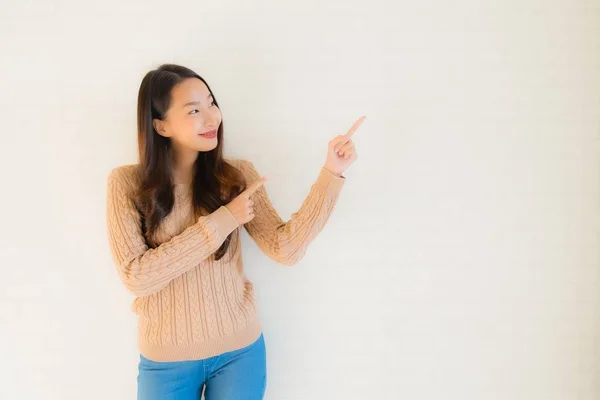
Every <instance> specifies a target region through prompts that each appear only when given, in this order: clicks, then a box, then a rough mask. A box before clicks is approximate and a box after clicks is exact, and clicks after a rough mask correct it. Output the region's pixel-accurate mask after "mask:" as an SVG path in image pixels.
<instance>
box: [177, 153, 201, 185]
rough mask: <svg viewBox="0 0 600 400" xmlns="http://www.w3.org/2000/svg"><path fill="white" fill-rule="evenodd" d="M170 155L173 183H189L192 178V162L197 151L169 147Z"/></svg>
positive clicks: (196, 156)
mask: <svg viewBox="0 0 600 400" xmlns="http://www.w3.org/2000/svg"><path fill="white" fill-rule="evenodd" d="M171 156H172V160H173V164H172V175H173V183H175V184H178V183H191V182H192V181H193V180H194V163H195V162H196V159H197V158H198V151H197V150H190V149H175V148H171Z"/></svg>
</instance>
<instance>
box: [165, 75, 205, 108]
mask: <svg viewBox="0 0 600 400" xmlns="http://www.w3.org/2000/svg"><path fill="white" fill-rule="evenodd" d="M171 94H172V96H173V102H174V103H176V104H185V103H187V102H189V101H200V102H202V103H204V102H205V101H206V99H207V97H208V95H210V91H209V90H208V87H206V85H205V84H204V82H202V81H201V80H200V79H198V78H188V79H184V80H183V81H181V82H179V83H178V84H177V85H175V87H173V90H172V91H171Z"/></svg>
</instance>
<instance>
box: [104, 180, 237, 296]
mask: <svg viewBox="0 0 600 400" xmlns="http://www.w3.org/2000/svg"><path fill="white" fill-rule="evenodd" d="M125 182H127V180H126V179H125V178H124V177H123V176H121V172H120V171H119V169H115V170H113V171H112V172H111V173H110V174H109V177H108V186H107V216H106V217H107V225H108V239H109V244H110V248H111V253H112V257H113V260H114V262H115V265H116V267H117V272H118V274H119V277H120V278H121V280H122V281H123V283H124V284H125V286H126V287H127V289H128V290H129V291H130V292H132V293H133V294H135V295H136V296H144V295H149V294H152V293H154V292H157V291H159V290H160V289H162V288H164V287H165V286H166V285H167V284H168V283H169V282H170V281H171V280H172V279H174V278H176V277H178V276H179V275H181V274H183V273H184V272H186V271H189V270H190V269H192V268H194V267H195V266H197V265H198V263H200V262H201V261H203V260H205V259H207V258H208V257H209V256H210V255H211V254H213V253H214V252H215V251H216V250H218V249H219V247H220V246H221V244H223V242H224V241H225V239H226V238H227V236H228V235H229V234H230V233H231V232H233V231H234V230H235V229H236V228H237V227H238V226H239V223H238V221H237V219H236V218H235V217H234V216H233V214H232V213H231V212H230V211H229V210H228V209H227V208H226V207H225V206H221V207H219V208H218V209H217V210H216V211H214V212H213V213H211V214H208V215H206V216H201V217H200V218H199V219H198V222H196V223H195V224H194V225H192V226H190V227H188V228H187V229H185V230H184V231H183V232H182V233H181V234H179V235H177V236H174V237H173V238H171V240H169V241H167V242H165V243H162V244H161V245H160V246H158V247H156V248H153V249H150V248H148V245H147V244H146V240H145V238H144V236H143V234H142V227H141V216H140V214H139V212H138V210H137V208H136V207H135V204H134V203H133V201H132V199H131V197H130V196H129V194H128V190H127V189H126V183H125Z"/></svg>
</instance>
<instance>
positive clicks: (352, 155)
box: [343, 150, 356, 160]
mask: <svg viewBox="0 0 600 400" xmlns="http://www.w3.org/2000/svg"><path fill="white" fill-rule="evenodd" d="M343 157H344V160H348V159H349V158H354V157H356V153H355V152H354V151H353V150H350V151H348V152H346V153H344V156H343Z"/></svg>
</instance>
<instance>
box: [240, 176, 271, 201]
mask: <svg viewBox="0 0 600 400" xmlns="http://www.w3.org/2000/svg"><path fill="white" fill-rule="evenodd" d="M266 181H267V178H265V177H264V176H263V177H262V178H260V180H258V181H256V182H254V183H253V184H252V185H250V186H249V187H248V188H246V190H244V194H245V195H246V196H247V197H250V196H251V195H253V194H254V192H256V191H257V190H258V188H260V187H261V186H262V185H264V184H265V182H266Z"/></svg>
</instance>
